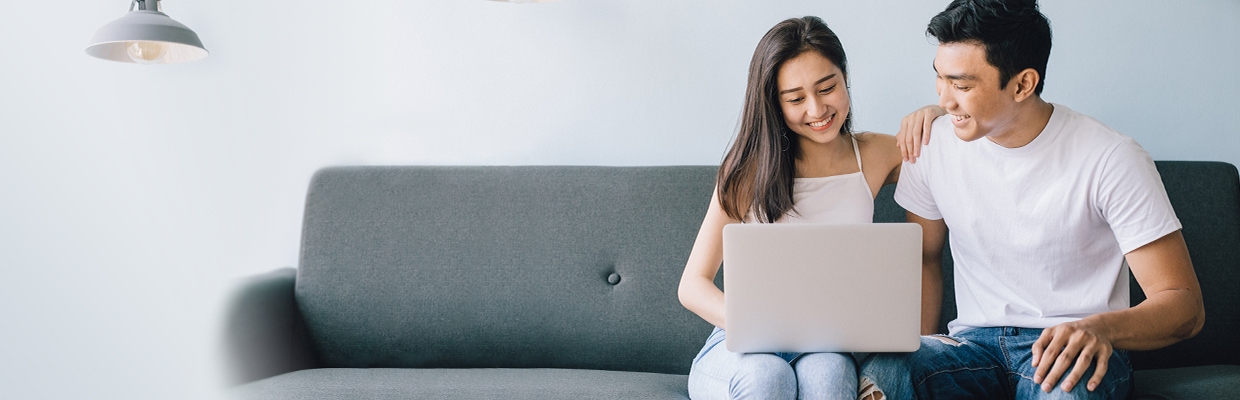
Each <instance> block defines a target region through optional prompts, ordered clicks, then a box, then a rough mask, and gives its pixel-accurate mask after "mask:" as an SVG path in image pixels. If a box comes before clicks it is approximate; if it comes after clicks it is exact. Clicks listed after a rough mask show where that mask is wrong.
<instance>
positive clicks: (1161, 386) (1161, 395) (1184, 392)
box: [1132, 365, 1240, 400]
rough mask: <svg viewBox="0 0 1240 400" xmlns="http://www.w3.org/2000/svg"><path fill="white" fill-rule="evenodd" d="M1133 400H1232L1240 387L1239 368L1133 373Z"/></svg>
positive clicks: (1180, 369) (1178, 369)
mask: <svg viewBox="0 0 1240 400" xmlns="http://www.w3.org/2000/svg"><path fill="white" fill-rule="evenodd" d="M1133 386H1134V387H1133V395H1132V399H1133V400H1147V399H1148V400H1155V399H1231V398H1235V396H1236V394H1237V393H1236V388H1238V387H1240V366H1237V365H1210V366H1204V367H1184V368H1172V369H1151V370H1145V371H1136V372H1133Z"/></svg>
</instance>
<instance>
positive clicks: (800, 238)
mask: <svg viewBox="0 0 1240 400" xmlns="http://www.w3.org/2000/svg"><path fill="white" fill-rule="evenodd" d="M723 268H724V283H723V284H724V316H725V318H726V320H727V332H728V338H727V347H728V350H730V351H733V352H744V353H758V352H807V353H808V352H853V351H858V352H902V351H915V350H917V348H918V347H919V346H920V343H921V342H920V339H919V336H920V331H921V329H920V327H921V323H920V321H921V226H920V225H917V224H914V223H895V224H891V223H884V224H857V225H827V224H729V225H727V226H725V227H724V228H723Z"/></svg>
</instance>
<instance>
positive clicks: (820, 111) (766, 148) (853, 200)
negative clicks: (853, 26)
mask: <svg viewBox="0 0 1240 400" xmlns="http://www.w3.org/2000/svg"><path fill="white" fill-rule="evenodd" d="M942 114H943V111H942V109H939V108H937V107H927V108H923V109H922V110H919V111H918V112H916V113H914V114H913V115H910V116H909V117H906V118H905V121H904V122H903V125H904V126H905V128H904V129H917V130H918V131H917V133H920V129H921V128H922V127H923V126H928V125H929V123H926V122H928V121H930V120H933V119H934V118H935V117H938V116H939V115H942ZM915 136H920V135H915ZM902 160H903V157H902V156H901V153H900V148H898V147H897V146H896V138H895V137H892V136H890V135H883V134H877V133H853V132H852V118H851V102H850V99H849V93H848V68H847V60H846V58H845V56H844V49H843V46H841V45H840V42H839V39H838V38H837V37H836V36H835V33H833V32H832V31H831V30H830V29H829V28H827V26H826V24H824V23H823V22H822V20H820V19H818V18H816V17H804V18H794V19H789V20H786V21H783V22H781V23H779V24H778V25H776V26H775V27H774V28H771V30H770V31H768V32H767V33H766V35H765V36H763V38H762V40H761V41H760V42H759V43H758V48H757V49H756V50H755V51H754V55H753V59H752V61H751V62H750V65H749V83H748V87H747V88H746V91H745V106H744V110H743V115H742V118H741V126H740V130H739V132H738V133H737V136H736V142H735V143H734V144H733V145H732V148H731V149H730V150H728V153H727V156H726V157H725V158H724V160H723V164H722V165H721V166H720V168H719V174H718V176H717V177H716V190H715V194H714V196H713V197H712V199H711V204H710V209H709V210H707V213H706V218H705V220H704V221H703V222H702V228H701V230H700V231H699V232H698V236H697V240H696V241H695V242H694V245H693V252H692V253H691V254H690V255H689V261H688V263H687V265H686V266H685V272H684V275H683V276H682V277H681V281H680V288H679V293H678V294H679V297H680V302H681V304H683V305H684V306H685V308H688V309H689V310H690V311H693V312H694V313H696V314H697V315H698V316H701V317H702V318H703V319H705V320H706V321H707V322H710V323H711V324H714V325H715V327H716V328H715V330H714V332H712V333H711V335H710V337H709V338H708V339H707V341H706V345H705V346H704V347H703V348H702V351H701V352H700V353H699V354H698V356H697V357H696V358H695V359H694V361H693V368H692V370H691V372H690V373H689V396H690V397H691V398H694V399H699V400H700V399H723V398H745V397H761V398H794V397H800V398H833V399H837V398H856V397H857V396H858V390H857V389H858V387H857V386H858V384H857V374H856V367H855V363H854V361H853V359H852V356H851V355H850V354H837V353H808V354H800V353H775V354H742V353H732V352H730V351H728V350H727V348H726V344H725V340H726V330H725V329H726V326H727V321H725V320H724V315H723V299H724V294H723V292H722V291H720V290H719V289H718V288H717V287H716V286H715V285H714V279H715V274H716V273H718V271H719V265H720V263H721V261H722V259H723V240H722V238H723V227H724V225H727V224H729V223H738V222H760V223H769V222H787V223H796V222H812V223H840V224H843V223H870V222H871V221H872V218H873V214H874V193H877V192H878V190H879V188H881V187H882V186H883V185H885V184H888V183H893V182H895V181H896V179H897V178H898V177H899V176H900V164H901V161H902ZM871 386H872V385H871ZM862 389H863V392H868V391H872V388H865V387H863V388H862ZM862 394H863V395H869V393H862Z"/></svg>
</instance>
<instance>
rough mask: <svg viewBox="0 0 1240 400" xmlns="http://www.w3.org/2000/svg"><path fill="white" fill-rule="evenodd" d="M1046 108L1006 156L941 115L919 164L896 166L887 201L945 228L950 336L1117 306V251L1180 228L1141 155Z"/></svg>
mask: <svg viewBox="0 0 1240 400" xmlns="http://www.w3.org/2000/svg"><path fill="white" fill-rule="evenodd" d="M1053 106H1054V112H1053V113H1052V114H1051V118H1050V121H1049V122H1048V123H1047V124H1046V128H1045V129H1043V130H1042V133H1041V134H1039V135H1038V137H1037V138H1035V139H1034V140H1033V141H1032V142H1030V143H1029V144H1027V145H1025V146H1022V147H1018V148H1011V149H1009V148H1005V147H1002V146H999V145H997V144H995V143H994V142H991V141H990V140H988V139H986V138H982V139H978V140H975V141H972V142H965V141H963V140H960V138H958V137H956V134H955V132H954V129H953V127H952V124H951V121H950V119H949V116H945V117H941V118H939V119H937V120H935V121H934V125H933V128H932V130H931V139H930V143H929V144H928V145H926V146H923V147H922V149H921V157H920V158H919V159H918V160H917V162H916V163H904V165H903V168H902V170H901V172H900V182H899V184H898V185H897V187H896V194H895V199H896V202H898V203H899V204H900V205H901V206H903V207H904V208H905V209H906V210H908V211H910V212H912V213H914V214H917V215H918V216H921V217H922V218H926V219H932V220H934V219H943V220H944V221H945V222H946V224H947V227H948V230H949V232H950V233H949V238H950V241H951V242H950V243H951V252H952V260H953V264H954V271H953V277H954V279H955V286H956V308H957V314H958V316H957V318H956V319H955V320H953V321H952V322H951V323H949V324H948V329H949V330H950V332H951V334H956V333H958V332H960V331H963V330H965V329H968V328H973V327H992V326H1014V327H1023V328H1047V327H1051V326H1054V325H1058V324H1060V323H1064V322H1069V321H1075V320H1078V319H1081V318H1085V317H1087V316H1090V315H1093V314H1097V313H1102V312H1107V311H1115V310H1122V309H1126V308H1128V302H1129V299H1128V266H1127V264H1125V263H1124V254H1126V253H1128V252H1130V251H1132V250H1135V249H1137V248H1139V247H1141V246H1144V245H1146V244H1148V243H1150V242H1152V241H1154V240H1156V239H1158V238H1161V237H1163V236H1165V235H1167V234H1169V233H1172V232H1175V231H1176V230H1178V229H1180V227H1181V225H1180V221H1179V219H1178V218H1176V216H1175V211H1174V210H1172V209H1171V202H1170V201H1169V200H1168V199H1167V192H1166V190H1165V189H1164V188H1163V185H1162V179H1161V178H1160V177H1159V175H1158V170H1157V169H1155V168H1154V161H1153V160H1152V159H1151V158H1150V155H1149V153H1147V152H1146V151H1145V149H1142V148H1141V146H1140V145H1138V144H1137V142H1136V141H1134V140H1132V139H1131V138H1129V137H1126V136H1124V135H1121V134H1120V133H1119V132H1116V131H1115V130H1114V129H1111V128H1110V127H1107V126H1106V125H1103V124H1102V123H1101V122H1098V121H1097V120H1095V119H1093V118H1091V117H1089V116H1087V115H1083V114H1080V113H1077V112H1075V111H1072V110H1069V109H1068V108H1067V107H1064V106H1062V105H1058V104H1053Z"/></svg>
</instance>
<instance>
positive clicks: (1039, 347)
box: [1030, 329, 1053, 383]
mask: <svg viewBox="0 0 1240 400" xmlns="http://www.w3.org/2000/svg"><path fill="white" fill-rule="evenodd" d="M1052 336H1053V334H1052V333H1051V330H1050V329H1046V330H1043V331H1042V335H1041V336H1038V340H1036V341H1034V342H1033V347H1032V348H1030V350H1033V366H1034V367H1037V366H1038V361H1039V360H1041V359H1042V352H1043V351H1045V349H1046V345H1047V343H1050V341H1051V337H1052ZM1034 380H1035V381H1036V380H1037V379H1036V378H1035V379H1034ZM1037 383H1042V382H1037Z"/></svg>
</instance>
